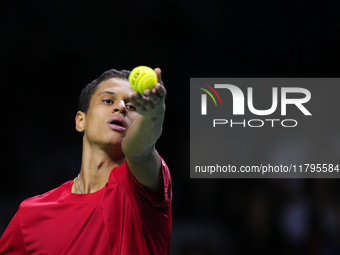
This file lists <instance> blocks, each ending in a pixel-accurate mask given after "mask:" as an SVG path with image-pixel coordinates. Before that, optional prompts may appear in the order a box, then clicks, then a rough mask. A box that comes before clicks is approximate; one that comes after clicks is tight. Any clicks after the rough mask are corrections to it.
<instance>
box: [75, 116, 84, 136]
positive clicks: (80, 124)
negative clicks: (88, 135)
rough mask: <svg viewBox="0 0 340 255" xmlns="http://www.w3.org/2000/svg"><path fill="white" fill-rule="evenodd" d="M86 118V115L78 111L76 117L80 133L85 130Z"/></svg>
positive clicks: (77, 128)
mask: <svg viewBox="0 0 340 255" xmlns="http://www.w3.org/2000/svg"><path fill="white" fill-rule="evenodd" d="M85 117H86V114H85V113H84V112H82V111H78V112H77V115H76V130H77V131H78V132H80V133H82V132H84V130H85Z"/></svg>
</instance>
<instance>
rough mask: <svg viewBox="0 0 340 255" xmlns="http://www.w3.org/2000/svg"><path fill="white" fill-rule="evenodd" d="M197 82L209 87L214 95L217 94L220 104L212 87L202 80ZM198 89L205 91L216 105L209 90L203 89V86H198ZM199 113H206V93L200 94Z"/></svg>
mask: <svg viewBox="0 0 340 255" xmlns="http://www.w3.org/2000/svg"><path fill="white" fill-rule="evenodd" d="M197 83H200V84H203V85H205V86H206V87H208V88H209V89H211V91H212V92H214V93H215V95H216V96H217V98H218V100H219V101H220V103H221V105H222V101H221V98H220V96H219V95H218V93H217V92H216V90H215V89H214V88H213V87H211V86H209V85H208V84H205V83H202V82H197ZM199 89H201V90H203V91H204V92H206V93H207V94H208V95H209V96H210V97H211V98H212V100H213V101H214V103H215V106H217V103H216V100H215V98H214V96H213V95H212V94H211V93H210V91H209V90H206V89H203V88H200V87H199ZM201 114H202V115H207V95H206V94H202V96H201Z"/></svg>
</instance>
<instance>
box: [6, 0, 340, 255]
mask: <svg viewBox="0 0 340 255" xmlns="http://www.w3.org/2000/svg"><path fill="white" fill-rule="evenodd" d="M0 10H1V15H0V21H1V22H0V24H1V25H0V27H1V30H0V33H1V47H0V52H1V54H0V56H1V69H0V70H1V76H0V78H1V83H2V86H1V88H2V89H1V94H0V95H1V97H2V100H1V120H2V121H1V124H2V127H3V128H2V136H1V138H2V139H1V140H2V143H1V144H2V145H3V152H2V160H1V162H2V170H1V185H0V233H2V232H3V231H4V229H5V228H6V226H7V224H8V223H9V221H10V219H11V218H12V217H13V215H14V213H15V212H16V210H17V208H18V206H19V204H20V202H21V201H22V200H23V199H25V198H27V197H30V196H34V195H37V194H41V193H44V192H46V191H48V190H50V189H52V188H55V187H57V186H59V185H60V184H61V183H63V182H65V181H67V180H71V179H73V178H74V177H75V176H76V175H77V173H78V172H79V170H80V161H81V148H82V140H81V135H80V134H78V133H77V132H76V130H75V128H74V117H75V114H76V111H77V102H78V96H79V93H80V90H81V89H82V88H83V87H84V86H85V85H86V84H87V83H89V82H91V81H92V80H93V79H95V78H97V77H98V76H99V75H100V74H101V73H102V72H103V71H105V70H107V69H110V68H116V69H132V68H133V67H135V66H138V65H148V66H151V67H160V68H161V69H162V71H163V72H162V77H163V81H164V83H165V85H166V87H167V90H168V96H167V101H166V103H167V111H166V120H165V123H164V132H163V135H162V138H161V139H160V140H159V142H158V144H157V148H158V151H159V152H160V154H161V155H162V156H163V157H164V159H165V160H166V162H167V163H168V165H169V167H170V170H171V173H172V178H173V192H174V200H173V214H174V226H173V235H172V240H173V241H172V253H173V254H174V255H184V254H185V255H202V254H203V255H205V254H211V255H215V254H216V255H219V254H249V253H252V254H254V253H258V252H262V253H267V252H271V253H272V254H336V253H339V252H340V251H339V248H340V247H339V245H338V244H339V243H340V242H339V241H340V240H339V239H340V235H339V234H340V232H339V230H340V219H339V205H340V202H339V198H338V196H339V188H338V184H339V181H338V180H337V179H335V180H330V179H326V180H321V179H320V180H318V179H314V180H306V179H297V180H278V179H277V180H275V179H272V180H264V179H262V180H258V179H256V180H254V179H247V180H244V179H242V180H241V179H228V180H193V179H190V178H189V78H190V77H338V76H339V45H340V44H339V43H340V40H339V39H340V38H339V37H340V36H339V8H338V5H337V4H334V3H333V2H330V1H324V2H319V1H308V2H306V3H296V2H294V3H288V2H285V3H278V2H273V1H261V2H256V3H246V4H245V3H241V2H228V1H217V0H209V1H202V0H201V1H198V0H196V1H193V0H182V1H163V2H162V1H144V2H142V1H135V2H134V1H119V2H118V1H92V2H91V1H64V0H59V1H2V2H1V4H0ZM333 117H334V118H336V117H338V116H333ZM315 125H316V130H318V132H323V130H322V125H321V124H318V123H316V124H315ZM307 130H308V127H306V131H307ZM305 138H306V139H305V141H314V140H313V139H314V138H317V135H315V133H314V134H313V135H312V134H311V135H310V136H307V137H306V136H305ZM254 139H255V138H254ZM292 140H293V141H295V140H294V139H292ZM315 140H318V139H315ZM330 140H331V141H332V143H336V145H335V147H337V144H338V143H340V140H336V139H332V137H330ZM254 141H255V140H254ZM317 142H318V143H319V145H320V146H319V148H320V152H322V148H323V146H328V144H325V143H324V141H317ZM250 143H251V142H250ZM297 144H298V146H299V145H302V147H303V146H308V145H306V144H304V143H303V140H301V141H298V142H297ZM287 146H288V148H290V146H293V145H292V144H288V145H287ZM258 151H261V153H266V151H264V150H258ZM314 153H315V152H314ZM337 153H340V151H336V150H334V155H331V157H332V158H331V159H337V155H338V154H337ZM313 155H314V154H313ZM309 156H311V155H309ZM307 158H308V157H307ZM326 163H328V162H326Z"/></svg>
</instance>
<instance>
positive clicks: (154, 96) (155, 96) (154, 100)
mask: <svg viewBox="0 0 340 255" xmlns="http://www.w3.org/2000/svg"><path fill="white" fill-rule="evenodd" d="M155 92H156V91H155V89H153V91H151V90H149V89H146V90H145V95H146V96H147V97H148V98H149V100H150V102H151V103H152V104H154V105H157V104H159V102H160V101H161V100H162V98H161V97H160V96H159V95H158V93H155Z"/></svg>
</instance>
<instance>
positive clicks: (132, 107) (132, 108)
mask: <svg viewBox="0 0 340 255" xmlns="http://www.w3.org/2000/svg"><path fill="white" fill-rule="evenodd" d="M126 107H127V108H128V109H130V110H134V111H136V110H137V109H136V107H134V106H133V105H131V104H129V105H127V106H126Z"/></svg>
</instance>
